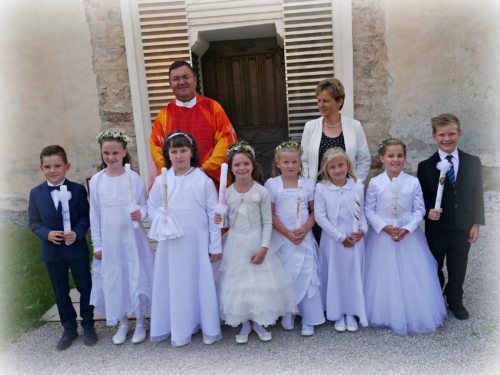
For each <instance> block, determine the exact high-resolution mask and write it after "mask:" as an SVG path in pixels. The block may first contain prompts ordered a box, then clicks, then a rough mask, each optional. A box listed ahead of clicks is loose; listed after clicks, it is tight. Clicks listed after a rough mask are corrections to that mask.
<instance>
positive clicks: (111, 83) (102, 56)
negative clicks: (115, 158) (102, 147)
mask: <svg viewBox="0 0 500 375" xmlns="http://www.w3.org/2000/svg"><path fill="white" fill-rule="evenodd" d="M83 4H84V6H85V13H86V18H87V22H88V26H89V30H90V38H91V45H92V65H93V69H94V73H95V79H96V83H97V94H98V97H99V116H100V118H101V129H102V130H104V129H113V130H121V131H123V132H125V133H126V134H128V135H130V137H131V138H132V140H133V141H132V145H130V146H129V152H130V154H131V156H132V166H133V168H134V169H135V170H138V163H137V147H136V142H135V129H134V123H133V114H132V101H131V94H130V83H129V77H128V70H127V57H126V51H125V37H124V34H123V25H122V16H121V11H120V1H119V0H84V1H83Z"/></svg>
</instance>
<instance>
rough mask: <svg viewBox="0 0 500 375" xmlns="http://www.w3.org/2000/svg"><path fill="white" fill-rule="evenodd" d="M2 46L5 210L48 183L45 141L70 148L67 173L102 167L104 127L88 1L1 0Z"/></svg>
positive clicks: (0, 186)
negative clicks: (42, 154)
mask: <svg viewBox="0 0 500 375" xmlns="http://www.w3.org/2000/svg"><path fill="white" fill-rule="evenodd" d="M0 50H1V51H2V53H1V54H0V80H1V84H0V131H1V141H0V142H1V147H0V153H1V156H0V173H1V175H2V178H1V179H0V208H9V209H25V208H26V204H27V198H28V194H29V190H30V189H31V188H32V187H34V186H35V185H36V184H38V183H40V182H42V181H43V180H44V179H43V177H42V175H41V174H40V171H39V165H40V161H39V153H40V150H41V149H42V148H43V147H44V146H47V145H49V144H60V145H61V146H63V147H64V148H65V149H66V151H67V153H68V156H69V160H70V162H71V164H72V168H71V170H70V171H69V173H68V178H70V179H72V180H75V181H78V182H84V181H85V179H86V178H87V177H89V176H91V175H92V174H93V173H94V172H95V164H96V162H97V161H98V147H97V144H96V141H95V134H96V133H97V132H98V131H100V129H101V125H100V119H99V112H98V110H99V106H98V104H99V103H98V98H97V89H96V79H95V75H94V72H93V70H92V50H91V46H90V34H89V28H88V24H87V21H86V19H85V9H84V7H83V4H82V1H81V0H65V1H59V0H38V1H30V0H16V1H0Z"/></svg>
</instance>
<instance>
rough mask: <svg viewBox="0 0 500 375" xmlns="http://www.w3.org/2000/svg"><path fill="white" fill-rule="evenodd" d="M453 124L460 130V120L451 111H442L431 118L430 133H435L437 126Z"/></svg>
mask: <svg viewBox="0 0 500 375" xmlns="http://www.w3.org/2000/svg"><path fill="white" fill-rule="evenodd" d="M453 124H455V125H456V126H457V128H458V130H460V120H459V119H458V117H457V116H455V115H454V114H453V113H443V114H441V115H439V116H435V117H433V118H431V125H432V134H436V131H437V129H438V128H442V127H443V126H446V125H453Z"/></svg>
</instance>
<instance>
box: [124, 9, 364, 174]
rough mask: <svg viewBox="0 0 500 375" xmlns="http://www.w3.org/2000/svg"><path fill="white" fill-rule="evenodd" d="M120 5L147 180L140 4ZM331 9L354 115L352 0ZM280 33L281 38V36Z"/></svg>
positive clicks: (346, 110) (338, 67) (337, 58)
mask: <svg viewBox="0 0 500 375" xmlns="http://www.w3.org/2000/svg"><path fill="white" fill-rule="evenodd" d="M120 8H121V13H122V22H123V32H124V36H125V48H126V54H127V67H128V74H129V80H130V91H131V97H132V109H133V118H134V127H135V131H136V139H137V154H138V161H139V168H140V173H141V176H142V177H143V179H144V180H145V181H146V180H147V175H148V167H149V160H150V150H149V136H150V134H151V125H152V120H153V119H152V118H151V115H150V110H149V103H148V90H147V84H146V69H145V64H144V54H143V49H142V41H141V28H140V24H139V7H138V4H137V0H120ZM332 9H333V11H332V14H333V20H332V21H333V42H334V43H333V45H334V64H335V77H337V78H339V79H340V80H341V81H342V83H343V84H344V86H345V89H346V92H347V97H346V99H345V102H344V106H343V109H342V113H343V114H345V115H346V116H349V117H353V115H354V99H353V91H354V82H353V42H352V40H353V39H352V4H351V0H332ZM276 29H277V31H278V33H277V34H278V35H279V34H280V32H279V30H280V28H279V27H277V28H276ZM280 36H281V37H282V35H280ZM192 39H194V41H193V40H192ZM201 39H203V37H202V38H201ZM190 40H191V41H190V43H191V47H194V48H195V49H199V48H200V46H199V45H198V46H195V42H196V41H198V35H196V37H195V38H193V37H192V36H191V37H190ZM165 104H167V103H165Z"/></svg>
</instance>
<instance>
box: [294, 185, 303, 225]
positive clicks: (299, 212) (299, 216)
mask: <svg viewBox="0 0 500 375" xmlns="http://www.w3.org/2000/svg"><path fill="white" fill-rule="evenodd" d="M297 188H298V189H299V196H298V197H297V203H296V208H295V212H296V214H295V229H300V228H301V227H302V181H301V180H300V178H299V180H298V181H297Z"/></svg>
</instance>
